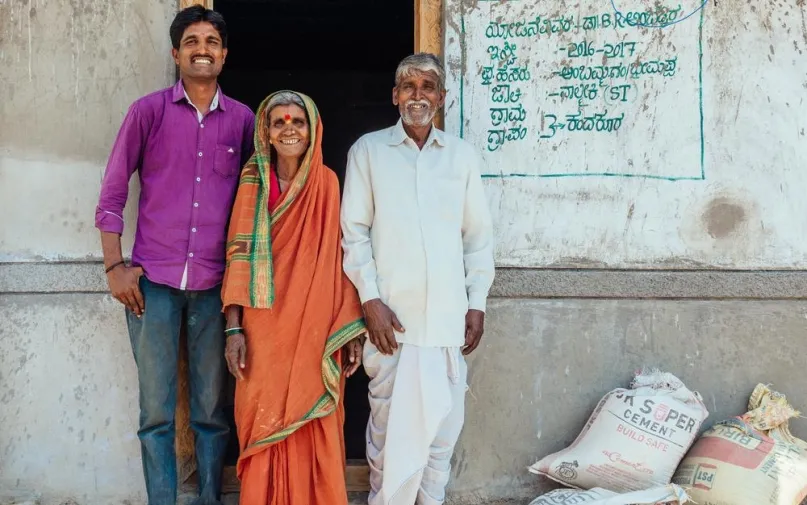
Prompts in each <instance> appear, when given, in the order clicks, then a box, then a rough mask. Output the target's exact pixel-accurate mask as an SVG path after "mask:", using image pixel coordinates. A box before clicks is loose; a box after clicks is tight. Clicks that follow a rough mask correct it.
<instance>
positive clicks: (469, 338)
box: [462, 309, 485, 356]
mask: <svg viewBox="0 0 807 505" xmlns="http://www.w3.org/2000/svg"><path fill="white" fill-rule="evenodd" d="M483 333H485V313H484V312H482V311H481V310H474V309H471V310H469V311H468V313H467V314H466V315H465V347H463V349H462V354H464V355H466V356H467V355H468V354H471V353H472V352H474V350H475V349H476V348H477V346H478V345H479V342H480V341H481V340H482V334H483Z"/></svg>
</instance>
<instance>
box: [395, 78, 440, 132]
mask: <svg viewBox="0 0 807 505" xmlns="http://www.w3.org/2000/svg"><path fill="white" fill-rule="evenodd" d="M445 97H446V92H445V90H444V89H441V88H440V79H439V78H438V77H437V74H436V73H434V72H432V71H429V72H414V73H413V74H412V75H409V76H407V77H404V78H403V79H401V82H400V83H399V84H398V85H397V86H395V88H393V90H392V103H393V104H395V105H397V106H398V111H399V112H400V113H401V119H403V122H404V124H406V125H408V126H414V127H424V126H428V125H430V124H431V122H432V120H433V119H434V116H435V114H437V111H438V110H440V108H441V107H442V106H443V103H444V102H445Z"/></svg>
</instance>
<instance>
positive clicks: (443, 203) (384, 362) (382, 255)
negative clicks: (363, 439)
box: [342, 53, 494, 505]
mask: <svg viewBox="0 0 807 505" xmlns="http://www.w3.org/2000/svg"><path fill="white" fill-rule="evenodd" d="M445 96H446V91H445V71H444V69H443V67H442V65H441V63H440V60H439V59H437V57H436V56H434V55H431V54H425V53H421V54H416V55H413V56H409V57H407V58H405V59H404V60H403V61H402V62H401V63H400V65H399V66H398V69H397V71H396V74H395V88H393V91H392V102H393V104H394V105H396V106H397V107H398V109H399V111H400V114H401V120H400V121H399V122H398V123H397V124H396V125H395V126H393V127H391V128H387V129H385V130H380V131H376V132H373V133H369V134H367V135H364V136H363V137H362V138H360V139H359V140H358V141H357V142H356V143H355V144H354V145H353V147H352V148H351V150H350V153H349V155H348V164H347V172H346V176H345V187H344V193H343V198H342V232H343V241H342V245H343V247H344V251H345V259H344V269H345V272H346V274H347V275H348V277H349V278H350V279H351V281H353V284H355V285H356V288H357V289H358V291H359V296H360V297H361V301H362V305H363V308H364V314H365V319H366V322H367V327H368V333H369V339H370V341H369V342H368V343H366V345H365V347H364V367H365V370H366V371H367V374H368V375H369V377H370V407H371V416H370V421H369V423H368V426H367V459H368V462H369V465H370V485H371V492H370V499H369V504H370V505H413V504H414V503H417V504H419V505H437V504H441V503H443V502H444V500H445V488H446V484H447V483H448V480H449V475H450V471H451V455H452V454H453V452H454V446H455V444H456V442H457V439H458V438H459V435H460V432H461V431H462V425H463V422H464V418H465V391H466V390H467V385H466V378H467V369H466V365H465V358H464V357H463V355H467V354H469V353H471V352H473V350H474V349H476V347H477V346H478V345H479V342H480V339H481V338H482V333H483V330H484V320H485V304H486V300H487V296H488V291H489V290H490V286H491V284H492V282H493V276H494V267H493V233H492V226H491V218H490V211H489V209H488V206H487V202H486V199H485V194H484V190H483V187H482V179H481V176H480V172H481V165H482V159H481V156H480V155H479V153H478V152H477V150H476V149H474V147H473V146H472V145H470V144H469V143H467V142H465V141H463V140H461V139H459V138H457V137H454V136H453V135H449V134H447V133H445V132H442V131H440V130H438V129H437V128H436V127H435V126H433V124H432V120H433V119H434V116H435V114H436V113H437V111H438V110H440V108H441V107H442V106H443V104H444V103H445Z"/></svg>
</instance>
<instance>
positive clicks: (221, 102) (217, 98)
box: [171, 79, 227, 111]
mask: <svg viewBox="0 0 807 505" xmlns="http://www.w3.org/2000/svg"><path fill="white" fill-rule="evenodd" d="M172 94H173V96H172V97H171V98H172V101H173V102H174V103H177V102H179V101H180V100H182V99H185V100H187V101H188V103H189V104H191V105H193V104H192V103H191V100H190V98H188V93H187V92H186V91H185V86H184V85H183V84H182V79H179V80H178V81H177V83H176V84H174V89H173V92H172ZM225 103H226V100H225V97H224V94H223V93H222V92H221V87H220V86H218V85H217V86H216V94H215V95H214V96H213V101H212V102H210V110H211V111H214V110H216V109H217V108H218V109H221V110H223V111H226V110H227V107H226V105H225Z"/></svg>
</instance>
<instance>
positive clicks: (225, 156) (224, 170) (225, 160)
mask: <svg viewBox="0 0 807 505" xmlns="http://www.w3.org/2000/svg"><path fill="white" fill-rule="evenodd" d="M213 170H215V172H216V173H217V174H219V175H220V176H222V177H225V178H230V177H234V176H235V175H237V174H238V172H239V171H240V170H241V151H240V150H239V149H237V148H235V147H234V146H228V145H225V144H218V145H216V156H215V158H214V159H213Z"/></svg>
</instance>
